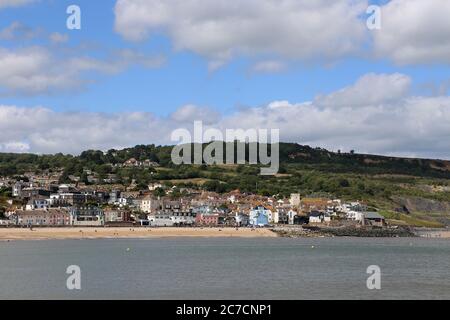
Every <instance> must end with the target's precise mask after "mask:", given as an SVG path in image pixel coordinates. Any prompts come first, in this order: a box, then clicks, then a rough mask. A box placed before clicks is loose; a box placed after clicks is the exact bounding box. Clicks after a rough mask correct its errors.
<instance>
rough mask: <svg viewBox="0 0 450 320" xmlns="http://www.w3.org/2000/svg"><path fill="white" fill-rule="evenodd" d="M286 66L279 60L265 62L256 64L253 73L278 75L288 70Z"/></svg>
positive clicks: (252, 69)
mask: <svg viewBox="0 0 450 320" xmlns="http://www.w3.org/2000/svg"><path fill="white" fill-rule="evenodd" d="M286 67H287V66H286V64H285V63H284V62H283V61H278V60H265V61H260V62H257V63H255V64H254V65H253V66H252V68H251V71H252V72H256V73H276V72H281V71H284V70H286Z"/></svg>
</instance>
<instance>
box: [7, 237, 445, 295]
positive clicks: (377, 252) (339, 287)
mask: <svg viewBox="0 0 450 320" xmlns="http://www.w3.org/2000/svg"><path fill="white" fill-rule="evenodd" d="M69 265H78V266H80V268H81V290H80V291H77V290H75V291H70V290H68V289H67V288H66V279H67V277H68V275H67V274H66V273H65V271H66V268H67V266H69ZM369 265H378V266H380V268H381V272H382V275H381V290H368V289H367V287H366V280H367V277H368V276H369V275H368V274H366V269H367V267H368V266H369ZM0 299H450V241H448V240H445V239H364V238H332V239H330V238H318V239H283V238H274V239H264V238H262V239H186V238H183V239H181V238H180V239H149V240H116V239H113V240H64V241H14V242H0Z"/></svg>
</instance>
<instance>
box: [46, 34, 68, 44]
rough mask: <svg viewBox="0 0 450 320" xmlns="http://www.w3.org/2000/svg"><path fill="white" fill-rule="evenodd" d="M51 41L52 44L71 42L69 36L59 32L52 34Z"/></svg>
mask: <svg viewBox="0 0 450 320" xmlns="http://www.w3.org/2000/svg"><path fill="white" fill-rule="evenodd" d="M49 39H50V41H51V42H52V43H56V44H58V43H66V42H67V41H69V35H67V34H62V33H59V32H53V33H51V34H50V36H49Z"/></svg>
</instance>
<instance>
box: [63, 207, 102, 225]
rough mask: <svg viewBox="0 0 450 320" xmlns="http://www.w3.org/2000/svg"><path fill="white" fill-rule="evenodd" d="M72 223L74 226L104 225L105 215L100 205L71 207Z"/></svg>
mask: <svg viewBox="0 0 450 320" xmlns="http://www.w3.org/2000/svg"><path fill="white" fill-rule="evenodd" d="M70 224H71V225H72V226H103V225H104V224H105V216H104V213H103V211H102V210H101V209H100V208H98V207H72V208H71V209H70Z"/></svg>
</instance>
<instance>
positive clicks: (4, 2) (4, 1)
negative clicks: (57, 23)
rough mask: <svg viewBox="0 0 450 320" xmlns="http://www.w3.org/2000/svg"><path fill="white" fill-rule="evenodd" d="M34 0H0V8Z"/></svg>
mask: <svg viewBox="0 0 450 320" xmlns="http://www.w3.org/2000/svg"><path fill="white" fill-rule="evenodd" d="M35 1H36V0H0V9H3V8H8V7H20V6H23V5H26V4H29V3H32V2H35Z"/></svg>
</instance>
